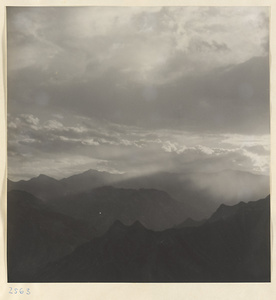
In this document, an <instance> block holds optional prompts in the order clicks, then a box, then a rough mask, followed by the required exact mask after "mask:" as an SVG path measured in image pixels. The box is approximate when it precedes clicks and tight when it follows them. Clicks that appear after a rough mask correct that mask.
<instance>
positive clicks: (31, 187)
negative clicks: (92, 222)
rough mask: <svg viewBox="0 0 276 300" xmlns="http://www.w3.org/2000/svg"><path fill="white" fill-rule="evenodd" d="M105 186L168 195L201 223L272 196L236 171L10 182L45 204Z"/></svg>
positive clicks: (90, 174) (262, 182) (262, 181)
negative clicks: (223, 207)
mask: <svg viewBox="0 0 276 300" xmlns="http://www.w3.org/2000/svg"><path fill="white" fill-rule="evenodd" d="M103 186H113V187H116V188H127V189H155V190H160V191H165V192H167V193H168V194H169V195H170V196H171V197H172V198H173V199H175V200H177V201H178V202H180V203H181V204H182V206H185V211H186V217H191V218H193V219H197V220H199V219H203V218H208V217H209V216H210V215H211V213H212V212H213V211H214V210H215V209H216V208H217V207H218V206H219V205H220V204H222V203H224V204H229V205H233V204H237V203H239V202H240V201H244V202H248V201H250V200H252V199H260V198H263V197H265V196H266V195H267V194H269V177H268V176H264V175H256V174H251V173H248V172H241V171H232V170H227V171H222V172H217V173H208V174H207V173H200V172H197V173H189V174H185V173H169V172H157V173H153V174H148V175H138V174H134V173H132V174H111V173H108V172H99V171H96V170H88V171H86V172H83V173H81V174H76V175H73V176H70V177H68V178H63V179H61V180H56V179H54V178H51V177H49V176H46V175H42V174H41V175H39V176H38V177H35V178H32V179H30V180H20V181H18V182H13V181H11V180H8V191H9V190H23V191H26V192H29V193H31V194H33V195H34V196H36V197H38V198H39V199H41V200H44V201H48V200H57V199H59V198H61V197H66V196H69V197H70V196H72V195H76V194H78V193H82V192H86V191H89V190H91V189H94V188H97V187H103Z"/></svg>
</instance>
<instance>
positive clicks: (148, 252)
mask: <svg viewBox="0 0 276 300" xmlns="http://www.w3.org/2000/svg"><path fill="white" fill-rule="evenodd" d="M32 281H34V282H267V281H270V199H269V197H267V198H266V199H263V200H259V201H256V202H249V203H247V204H245V203H240V204H238V205H235V206H225V205H224V206H220V207H219V209H218V210H217V211H216V212H215V213H214V214H213V215H212V217H211V218H210V219H209V220H207V222H205V223H204V224H203V225H201V226H198V227H191V228H179V229H175V228H174V229H168V230H165V231H162V232H154V231H151V230H148V229H146V228H145V227H144V226H143V225H141V224H140V223H139V222H135V223H134V224H133V225H131V226H125V225H123V224H122V223H121V222H119V221H116V222H114V224H113V225H112V226H111V228H110V229H109V230H108V232H107V233H106V234H104V235H103V236H102V237H99V238H96V239H93V240H91V241H90V242H87V243H84V244H83V245H81V246H79V247H78V248H77V249H76V250H75V251H74V252H73V253H71V254H69V255H67V256H65V257H64V258H61V259H60V260H57V261H56V262H54V263H49V264H48V265H47V266H46V267H42V268H41V269H40V270H39V272H38V273H37V274H36V276H34V278H33V279H32Z"/></svg>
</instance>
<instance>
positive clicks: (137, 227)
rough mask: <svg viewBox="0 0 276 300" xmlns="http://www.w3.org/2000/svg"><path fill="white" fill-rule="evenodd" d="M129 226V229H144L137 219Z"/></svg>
mask: <svg viewBox="0 0 276 300" xmlns="http://www.w3.org/2000/svg"><path fill="white" fill-rule="evenodd" d="M130 227H131V229H135V230H137V229H138V230H139V229H145V227H144V226H143V225H142V224H141V223H140V222H139V221H135V222H134V223H133V224H132V225H131V226H130Z"/></svg>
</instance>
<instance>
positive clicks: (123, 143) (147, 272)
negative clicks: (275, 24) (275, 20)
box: [6, 6, 271, 283]
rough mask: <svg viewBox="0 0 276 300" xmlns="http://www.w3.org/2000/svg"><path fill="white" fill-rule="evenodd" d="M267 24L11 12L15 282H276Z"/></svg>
mask: <svg viewBox="0 0 276 300" xmlns="http://www.w3.org/2000/svg"><path fill="white" fill-rule="evenodd" d="M269 17H270V10H269V7H266V6H243V7H238V6H235V7H229V6H220V7H219V6H152V7H148V6H144V7H143V6H122V7H119V6H83V7H80V6H74V7H73V6H62V7H54V6H45V7H35V6H33V7H27V6H25V7H20V6H10V7H7V17H6V22H7V147H8V148H7V149H8V150H7V157H8V158H7V274H8V279H7V280H8V282H9V283H26V282H27V283H67V282H71V283H237V282H238V283H247V282H255V283H256V282H257V283H258V282H266V283H268V282H270V281H271V250H270V249H271V236H270V235H271V232H270V223H271V220H270V219H271V217H270V208H271V206H270V55H269V53H270V50H269V48H270V45H269V44H270V43H269V42H270V39H269Z"/></svg>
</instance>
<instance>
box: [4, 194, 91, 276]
mask: <svg viewBox="0 0 276 300" xmlns="http://www.w3.org/2000/svg"><path fill="white" fill-rule="evenodd" d="M7 216H8V218H7V227H8V232H7V236H8V280H9V282H24V281H29V280H30V277H33V274H34V273H35V272H36V271H37V269H38V268H40V267H41V266H43V265H45V264H47V263H48V262H50V261H54V260H56V259H59V258H60V257H62V256H64V255H66V254H68V253H70V252H72V251H73V250H74V249H75V248H76V247H77V246H79V245H80V244H82V243H84V242H86V241H88V240H89V239H90V238H91V234H90V232H88V230H87V226H86V225H85V224H84V223H83V222H80V221H77V220H74V219H73V218H71V217H69V216H65V215H63V214H60V213H57V212H54V211H51V210H49V209H48V208H47V206H45V204H44V203H43V201H41V200H40V199H38V198H36V197H34V196H33V195H31V194H29V193H26V192H22V191H11V192H9V193H8V214H7Z"/></svg>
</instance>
